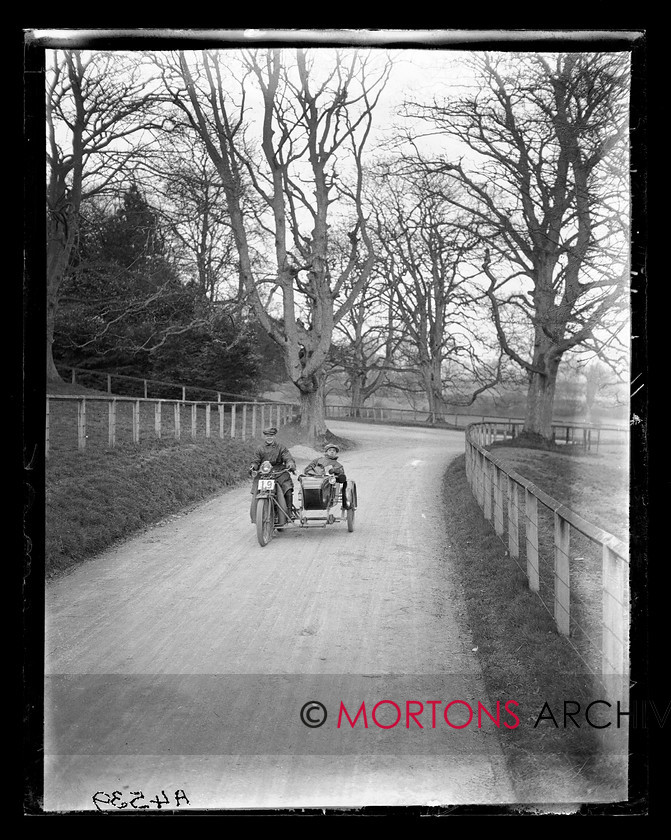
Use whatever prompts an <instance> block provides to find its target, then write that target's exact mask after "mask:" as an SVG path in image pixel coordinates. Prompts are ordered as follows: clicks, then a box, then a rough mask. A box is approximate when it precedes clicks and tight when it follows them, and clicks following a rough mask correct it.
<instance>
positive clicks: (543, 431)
mask: <svg viewBox="0 0 671 840" xmlns="http://www.w3.org/2000/svg"><path fill="white" fill-rule="evenodd" d="M560 361H561V357H556V356H550V357H548V356H545V355H544V354H543V353H539V354H537V358H535V359H534V366H535V367H544V369H545V372H544V373H537V372H532V373H531V374H530V380H529V391H528V395H527V412H526V417H525V419H524V431H525V432H527V433H530V434H534V435H540V436H541V437H543V438H545V439H546V440H552V412H553V409H554V399H555V389H556V386H557V371H558V369H559V363H560Z"/></svg>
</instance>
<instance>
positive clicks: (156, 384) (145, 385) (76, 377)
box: [59, 365, 274, 402]
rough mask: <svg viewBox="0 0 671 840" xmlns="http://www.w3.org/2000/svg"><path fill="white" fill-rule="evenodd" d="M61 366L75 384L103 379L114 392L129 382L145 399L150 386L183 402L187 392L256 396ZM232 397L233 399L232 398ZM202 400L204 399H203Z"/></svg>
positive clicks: (244, 399) (242, 397)
mask: <svg viewBox="0 0 671 840" xmlns="http://www.w3.org/2000/svg"><path fill="white" fill-rule="evenodd" d="M59 368H60V370H61V371H62V372H66V373H67V375H68V377H69V378H70V382H71V383H72V384H73V385H76V384H77V383H79V384H80V385H83V384H84V382H85V381H87V380H88V381H89V382H91V381H94V382H100V381H102V383H103V385H104V388H105V390H106V391H107V393H108V394H112V393H113V386H114V385H116V383H117V382H121V383H128V384H130V385H137V386H138V388H139V389H140V390H141V391H142V397H143V398H144V399H148V398H149V390H150V388H154V389H157V390H162V391H163V393H164V392H165V389H170V390H171V391H177V392H178V393H180V392H181V400H182V402H185V401H186V398H187V392H188V393H190V394H191V395H193V394H201V395H202V394H212V395H214V396H216V398H217V402H222V399H221V398H222V396H223V397H229V399H228V400H227V402H231V401H232V400H234V401H235V402H250V401H253V400H254V397H252V396H250V395H239V394H232V393H230V392H227V391H220V390H218V389H216V388H204V387H201V386H200V385H182V384H181V383H177V382H164V381H162V380H160V379H147V378H144V377H140V376H127V375H126V374H122V373H107V372H106V371H100V370H89V369H88V368H76V367H64V366H61V365H59ZM153 398H154V399H158V398H160V395H159V394H154V395H153ZM163 398H164V399H172V398H174V397H163ZM231 398H232V400H231ZM201 402H202V400H201ZM267 402H274V400H268V401H267Z"/></svg>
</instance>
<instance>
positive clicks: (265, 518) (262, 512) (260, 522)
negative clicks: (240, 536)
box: [256, 499, 275, 546]
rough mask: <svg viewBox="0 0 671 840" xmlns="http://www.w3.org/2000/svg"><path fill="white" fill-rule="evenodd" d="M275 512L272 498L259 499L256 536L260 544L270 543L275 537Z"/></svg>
mask: <svg viewBox="0 0 671 840" xmlns="http://www.w3.org/2000/svg"><path fill="white" fill-rule="evenodd" d="M274 518H275V512H274V511H273V503H272V501H271V500H270V499H259V501H258V503H257V505H256V536H257V538H258V540H259V545H262V546H263V545H268V543H269V542H270V541H271V540H272V538H273V530H274V528H275V523H274V521H273V520H274Z"/></svg>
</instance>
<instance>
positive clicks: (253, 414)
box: [252, 403, 256, 437]
mask: <svg viewBox="0 0 671 840" xmlns="http://www.w3.org/2000/svg"><path fill="white" fill-rule="evenodd" d="M252 437H256V403H254V405H253V406H252Z"/></svg>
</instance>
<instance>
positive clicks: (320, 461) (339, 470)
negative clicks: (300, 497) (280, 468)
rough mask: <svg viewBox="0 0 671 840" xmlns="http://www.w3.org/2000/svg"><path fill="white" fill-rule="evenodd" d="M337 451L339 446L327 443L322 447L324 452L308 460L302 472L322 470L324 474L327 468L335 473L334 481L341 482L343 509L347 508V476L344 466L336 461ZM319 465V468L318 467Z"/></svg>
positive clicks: (309, 472)
mask: <svg viewBox="0 0 671 840" xmlns="http://www.w3.org/2000/svg"><path fill="white" fill-rule="evenodd" d="M339 452H340V447H339V446H337V445H336V444H335V443H327V444H326V446H325V447H324V454H323V455H320V456H319V457H318V458H315V459H314V460H312V461H310V463H309V464H308V465H307V467H306V468H305V470H304V472H305V473H306V474H307V475H315V473H317V472H319V473H321V472H322V470H323V472H324V474H326V473H327V472H328V471H329V469H332V470H333V474H334V475H335V479H336V482H337V483H338V484H342V488H341V492H342V507H343V510H347V508H348V504H347V496H346V495H345V488H346V487H347V476H346V475H345V468H344V467H343V465H342V464H341V463H340V461H338V454H339ZM320 467H321V469H319V468H320Z"/></svg>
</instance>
